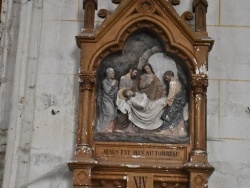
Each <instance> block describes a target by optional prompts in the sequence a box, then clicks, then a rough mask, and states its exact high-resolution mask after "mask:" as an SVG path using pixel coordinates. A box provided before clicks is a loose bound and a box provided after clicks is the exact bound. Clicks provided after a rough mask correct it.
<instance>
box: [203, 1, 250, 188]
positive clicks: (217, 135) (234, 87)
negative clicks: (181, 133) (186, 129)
mask: <svg viewBox="0 0 250 188" xmlns="http://www.w3.org/2000/svg"><path fill="white" fill-rule="evenodd" d="M209 4H210V7H209V12H208V25H209V26H208V32H209V35H210V36H211V37H213V38H214V39H215V45H214V48H213V49H212V51H211V53H210V56H209V78H210V80H209V88H208V140H209V142H208V152H209V160H210V162H211V163H212V164H213V165H214V167H215V169H216V170H215V172H214V173H213V175H212V176H211V178H210V181H209V186H210V187H212V188H220V187H223V188H224V187H225V188H226V187H232V188H248V187H249V186H250V165H249V164H250V157H249V155H250V149H249V148H250V147H249V144H250V143H249V142H250V140H249V138H250V131H249V130H250V121H249V119H250V113H249V111H248V110H247V107H249V106H250V103H249V94H248V92H249V91H250V74H249V71H250V63H249V59H250V46H249V42H250V35H249V31H250V20H249V19H248V17H247V11H248V10H249V8H250V2H249V1H247V0H241V1H237V2H236V1H233V0H226V1H225V0H213V1H209Z"/></svg>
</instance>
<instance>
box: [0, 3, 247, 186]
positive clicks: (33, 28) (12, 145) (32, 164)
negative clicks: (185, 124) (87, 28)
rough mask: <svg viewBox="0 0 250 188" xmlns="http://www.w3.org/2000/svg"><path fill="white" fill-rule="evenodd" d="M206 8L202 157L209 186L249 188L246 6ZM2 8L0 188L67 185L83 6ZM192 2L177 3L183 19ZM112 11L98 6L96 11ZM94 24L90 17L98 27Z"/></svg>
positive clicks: (18, 5) (211, 5) (12, 5)
mask: <svg viewBox="0 0 250 188" xmlns="http://www.w3.org/2000/svg"><path fill="white" fill-rule="evenodd" d="M208 2H209V8H208V16H207V24H208V32H209V35H210V37H212V38H214V39H215V45H214V47H213V49H212V51H211V52H210V56H209V88H208V128H207V129H208V140H209V141H208V152H209V161H210V163H212V164H213V165H214V166H215V168H216V170H215V172H214V173H213V175H212V176H211V178H210V180H209V187H211V188H228V187H230V188H231V187H232V188H248V187H249V185H250V181H249V179H250V177H249V176H250V175H249V174H250V165H249V164H250V158H249V155H250V149H249V137H250V131H249V127H250V123H249V122H250V121H249V118H250V114H249V112H247V107H249V106H250V104H248V100H247V99H249V95H248V91H250V76H249V71H248V70H250V67H249V66H250V63H248V59H250V57H249V56H250V47H249V44H248V43H249V42H250V36H249V34H248V33H249V30H250V21H249V19H248V10H249V8H250V3H249V2H248V1H247V0H241V1H237V3H236V2H235V1H234V0H209V1H208ZM3 4H4V10H5V11H4V12H3V15H4V16H3V20H2V23H1V24H2V25H1V27H2V28H3V31H2V36H3V37H2V38H1V51H0V52H1V54H0V56H1V62H0V81H1V85H0V169H2V168H1V165H2V164H3V156H4V154H5V148H6V147H5V146H6V141H7V143H8V145H7V150H6V158H5V172H4V183H3V186H2V187H3V188H14V187H18V188H26V187H29V188H47V187H52V188H56V187H60V188H68V187H71V185H72V174H71V172H70V170H69V169H68V167H67V162H68V160H70V159H71V157H72V155H73V152H74V146H75V134H76V133H75V131H76V126H77V124H76V119H77V102H78V99H77V96H78V76H77V73H78V66H79V61H80V60H79V59H80V58H79V56H80V50H79V49H78V48H77V46H76V43H75V39H74V38H75V36H76V35H77V34H79V33H80V30H81V28H82V26H83V10H82V0H9V1H3ZM191 4H192V1H191V0H186V1H181V5H180V6H178V7H176V9H177V11H178V12H179V13H183V12H184V11H186V10H191ZM115 7H116V5H114V4H112V3H111V0H99V5H98V9H102V8H107V9H108V10H110V11H112V10H114V8H115ZM100 23H101V19H100V18H96V27H98V26H99V25H100ZM191 23H192V22H191ZM7 130H8V139H6V133H7ZM1 173H2V172H1V171H0V177H1ZM0 181H1V178H0Z"/></svg>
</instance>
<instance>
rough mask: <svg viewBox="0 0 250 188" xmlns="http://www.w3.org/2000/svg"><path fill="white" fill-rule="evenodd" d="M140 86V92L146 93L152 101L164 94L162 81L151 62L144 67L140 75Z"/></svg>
mask: <svg viewBox="0 0 250 188" xmlns="http://www.w3.org/2000/svg"><path fill="white" fill-rule="evenodd" d="M138 88H139V91H140V93H145V94H146V95H147V97H148V98H149V100H151V101H154V100H157V99H159V98H161V97H163V96H164V95H163V87H162V85H161V82H160V80H159V78H158V77H157V76H156V75H155V72H154V70H153V68H152V66H151V65H150V64H149V63H147V64H145V65H144V66H143V67H142V75H141V76H140V80H139V87H138Z"/></svg>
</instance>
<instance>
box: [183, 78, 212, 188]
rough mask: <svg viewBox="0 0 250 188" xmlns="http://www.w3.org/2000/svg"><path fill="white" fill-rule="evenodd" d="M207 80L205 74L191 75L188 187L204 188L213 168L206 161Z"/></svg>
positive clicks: (186, 165) (187, 166)
mask: <svg viewBox="0 0 250 188" xmlns="http://www.w3.org/2000/svg"><path fill="white" fill-rule="evenodd" d="M207 86H208V78H207V75H206V74H193V75H192V91H193V96H194V146H193V149H192V151H191V154H190V162H189V163H187V164H185V168H186V169H187V171H188V172H189V174H190V177H189V178H190V180H189V187H192V188H206V187H207V183H208V178H209V176H210V175H211V174H212V172H213V171H214V167H213V166H211V165H210V164H209V163H208V159H207V144H206V140H207V135H206V127H207V126H206V102H207V97H206V92H207Z"/></svg>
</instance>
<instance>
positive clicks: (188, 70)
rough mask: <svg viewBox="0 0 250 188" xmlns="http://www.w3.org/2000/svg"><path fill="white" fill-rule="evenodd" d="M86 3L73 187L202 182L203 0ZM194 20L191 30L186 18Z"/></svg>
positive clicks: (183, 186)
mask: <svg viewBox="0 0 250 188" xmlns="http://www.w3.org/2000/svg"><path fill="white" fill-rule="evenodd" d="M112 2H113V3H115V4H117V8H116V10H115V11H114V12H109V11H108V10H106V9H101V10H100V11H99V12H98V16H99V17H101V18H104V21H103V23H102V24H101V25H100V27H98V28H95V29H94V15H95V9H96V8H97V6H98V1H97V0H84V8H85V21H84V25H85V26H84V29H83V30H82V32H81V33H80V34H79V35H78V36H76V41H77V45H78V47H79V48H81V63H80V73H79V78H80V86H79V88H80V90H79V117H78V130H77V147H76V152H75V154H74V157H73V159H72V161H70V162H69V167H70V168H71V169H72V170H73V176H74V178H73V187H74V188H82V187H86V188H87V187H110V188H112V187H122V188H126V187H127V188H163V187H176V188H206V187H207V183H208V178H209V176H210V175H211V174H212V172H213V170H214V168H213V166H212V165H210V164H209V162H208V158H207V146H206V142H207V141H206V88H207V86H208V77H207V65H208V62H207V59H208V52H209V51H210V50H211V48H212V45H213V42H214V41H213V40H212V39H210V38H209V37H208V34H207V32H206V11H207V7H208V3H207V1H206V0H194V1H193V13H192V12H190V11H186V12H184V13H183V14H182V15H179V14H178V13H177V12H176V10H175V8H174V6H177V5H179V4H180V1H179V0H171V1H166V0H112ZM193 18H195V20H194V23H195V31H193V30H192V28H191V27H190V26H189V24H188V21H190V20H192V19H193Z"/></svg>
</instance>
